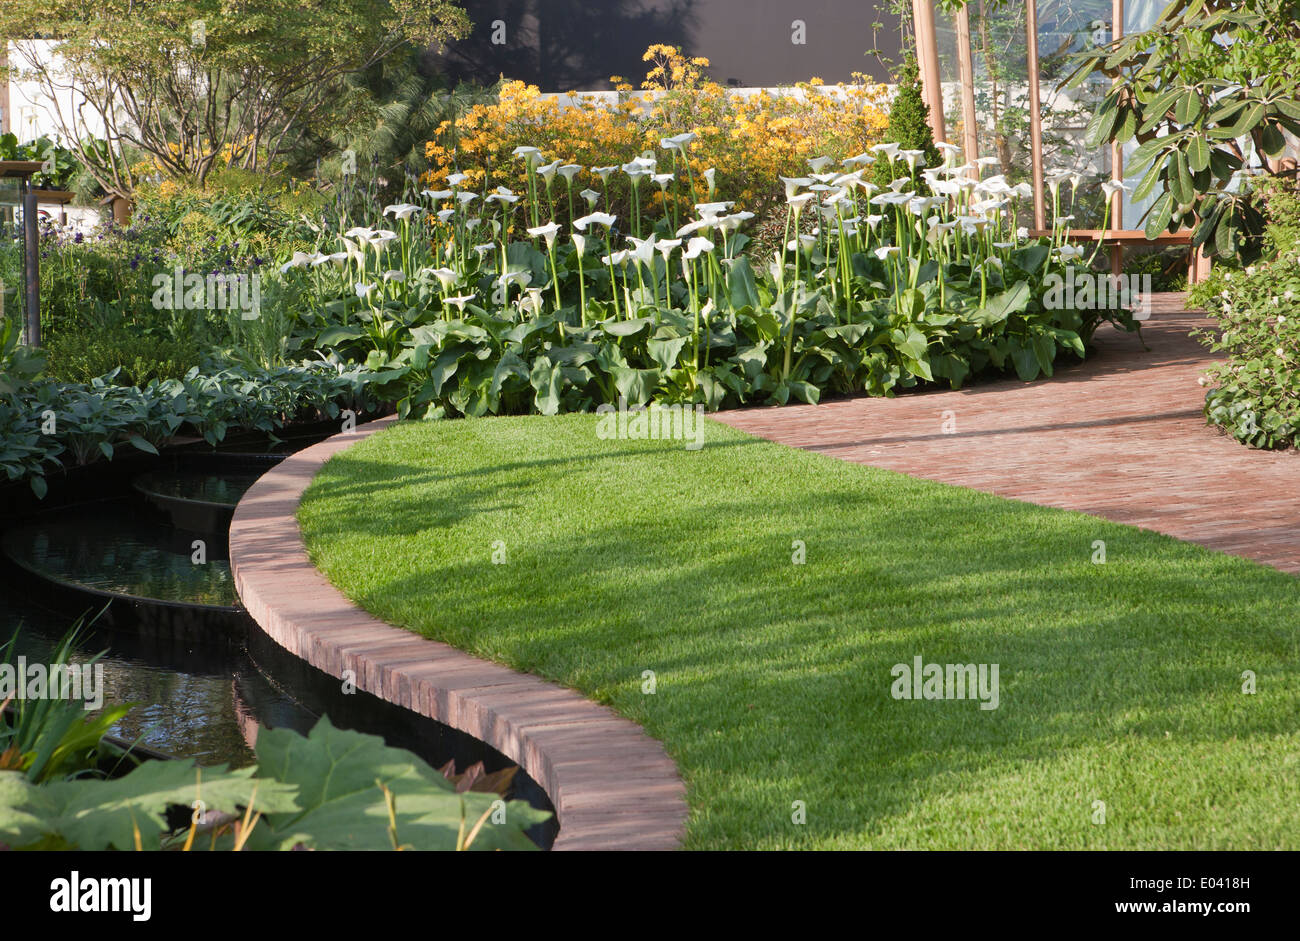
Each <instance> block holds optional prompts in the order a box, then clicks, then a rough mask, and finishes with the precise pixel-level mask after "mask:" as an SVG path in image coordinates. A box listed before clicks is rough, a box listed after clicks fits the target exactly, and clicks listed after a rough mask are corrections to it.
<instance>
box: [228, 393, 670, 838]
mask: <svg viewBox="0 0 1300 941" xmlns="http://www.w3.org/2000/svg"><path fill="white" fill-rule="evenodd" d="M392 421H393V419H391V418H386V419H381V420H379V421H374V422H370V423H369V424H366V425H364V426H362V427H360V428H358V429H357V430H356V431H354V432H351V433H348V434H340V435H335V436H334V437H333V438H330V439H328V440H327V441H323V442H321V443H320V444H317V445H314V446H312V447H309V448H306V449H304V450H302V451H299V452H298V453H297V454H294V455H292V456H290V457H288V458H286V459H285V460H284V461H283V462H282V463H281V464H279V465H278V466H276V467H275V468H274V469H272V470H270V471H268V472H267V473H266V474H264V475H263V476H262V478H261V479H260V480H259V481H258V482H257V483H256V484H254V485H253V487H252V488H251V489H249V491H248V492H247V493H246V494H245V495H244V498H243V499H242V500H240V501H239V506H238V507H237V508H236V510H235V517H234V521H233V522H232V523H231V525H230V567H231V571H232V572H233V573H234V578H235V588H236V590H237V591H238V592H239V596H240V598H241V599H242V600H243V603H244V606H245V607H246V608H247V609H248V612H249V614H251V615H252V617H253V619H254V620H255V621H256V622H257V623H258V624H259V625H260V626H261V628H262V630H263V631H265V632H266V633H267V635H268V636H270V637H271V638H272V639H273V640H274V641H276V643H278V644H280V646H282V647H284V648H285V649H286V650H288V651H290V652H291V653H293V654H295V655H296V656H298V657H301V658H302V659H304V660H306V661H307V662H308V663H310V664H311V665H312V666H314V667H316V668H318V669H320V670H323V671H325V672H326V673H329V674H331V675H333V676H341V675H342V673H343V671H344V670H352V671H354V672H355V674H356V684H357V686H358V687H360V688H361V689H364V690H366V691H367V692H369V693H373V694H374V695H376V696H378V697H380V698H381V699H385V700H387V701H388V702H391V703H395V704H397V705H399V706H403V707H405V708H407V709H410V710H412V711H414V712H417V713H420V714H421V715H424V716H428V717H430V718H433V719H436V720H438V721H439V722H442V723H444V724H446V725H450V726H453V727H455V728H457V729H460V730H462V731H464V732H467V733H468V734H470V735H472V736H474V737H475V738H477V739H480V740H481V741H484V742H487V743H488V744H489V745H491V746H492V747H493V748H496V749H497V750H498V751H500V752H501V753H502V754H504V755H506V756H507V757H508V758H510V759H511V760H513V761H515V762H517V763H518V764H519V765H520V766H521V767H522V768H523V769H524V770H525V771H526V772H527V773H528V774H529V775H530V776H531V777H532V778H533V780H535V781H537V783H538V784H540V785H541V786H542V788H543V789H544V790H545V791H546V793H547V795H548V796H549V797H550V798H551V803H552V804H554V806H555V810H556V813H557V815H558V817H559V822H560V834H559V837H558V838H557V839H556V841H555V847H554V848H555V849H557V850H560V849H569V850H578V849H581V850H666V849H677V848H678V847H679V846H680V845H681V841H682V838H683V837H684V835H685V831H686V817H687V807H686V800H685V792H686V789H685V787H684V785H683V784H682V781H681V778H680V777H679V776H678V774H677V766H676V765H675V764H673V762H672V759H670V758H669V757H668V756H667V755H666V754H665V753H664V750H663V747H662V746H661V745H660V744H659V743H658V742H657V741H655V740H654V739H652V738H650V737H649V736H648V735H646V734H645V732H644V731H643V730H642V729H641V727H640V726H638V725H636V724H635V723H633V722H630V721H629V720H627V719H623V718H621V717H619V716H617V715H615V714H614V713H613V712H612V711H611V710H609V709H607V708H605V707H604V706H599V705H597V704H596V703H593V702H590V701H588V700H587V699H584V698H583V697H582V696H581V695H579V694H578V693H576V692H574V691H573V690H570V689H565V688H563V687H560V686H556V685H554V684H552V683H547V682H545V681H543V680H540V679H538V678H536V677H534V676H529V675H527V674H524V673H518V672H516V671H514V670H511V669H508V668H507V667H503V666H500V665H498V664H495V663H489V662H487V661H484V660H479V659H476V658H474V657H471V656H469V655H468V654H466V653H462V652H461V651H459V650H457V649H455V648H454V647H450V646H448V645H446V644H441V643H438V642H437V641H432V640H428V639H426V638H424V637H421V636H419V635H418V634H414V633H411V632H410V631H405V630H401V629H399V628H396V627H392V626H391V625H388V624H385V623H384V622H382V621H379V620H376V619H375V618H373V617H371V616H370V615H368V614H366V613H365V612H364V611H362V610H361V609H360V608H358V607H357V606H356V605H354V604H353V603H352V602H350V601H349V600H348V599H347V598H345V597H343V595H342V594H341V593H340V592H339V590H338V589H336V588H335V587H334V586H333V585H331V584H330V583H329V582H327V581H326V580H325V577H324V576H323V575H321V574H320V572H318V571H317V570H316V567H315V566H313V565H312V564H311V561H310V560H309V559H308V557H307V551H306V548H305V547H304V545H303V541H302V534H301V532H300V531H299V529H298V522H297V519H296V516H295V514H296V512H297V509H298V502H299V500H300V499H301V498H302V494H303V491H304V490H306V489H307V485H308V484H310V483H311V481H312V478H313V477H314V476H315V475H316V473H317V471H319V470H320V468H321V466H322V465H323V464H324V463H325V462H326V461H327V460H329V459H330V458H331V457H333V456H334V455H335V454H337V453H339V452H340V451H343V450H345V449H346V448H348V447H350V446H352V445H353V444H356V443H357V442H358V441H361V440H362V439H363V438H366V437H368V436H369V435H371V434H373V433H374V432H376V431H379V430H381V429H383V428H385V427H387V426H388V425H389V424H391V423H392Z"/></svg>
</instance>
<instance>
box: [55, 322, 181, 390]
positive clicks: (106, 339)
mask: <svg viewBox="0 0 1300 941" xmlns="http://www.w3.org/2000/svg"><path fill="white" fill-rule="evenodd" d="M46 352H47V355H48V360H47V362H46V367H45V368H46V373H47V374H48V375H49V376H50V377H51V378H53V379H60V380H62V381H64V382H89V381H90V380H92V379H94V378H96V377H98V376H104V375H107V374H108V373H110V372H113V371H114V370H118V372H117V375H116V377H115V379H114V381H115V382H116V383H117V384H119V385H128V386H143V385H147V384H148V383H149V382H151V381H152V380H154V379H180V378H182V377H183V376H184V375H185V374H186V373H187V372H189V371H190V370H191V369H193V368H194V367H195V366H197V365H199V361H200V359H201V353H200V350H199V347H198V344H197V343H195V342H194V341H193V340H173V339H169V338H166V337H153V336H142V335H140V334H136V333H132V332H131V331H129V330H124V329H110V330H106V331H104V332H102V333H98V334H95V335H90V336H86V335H78V334H75V333H61V334H58V335H56V336H55V337H54V338H53V339H51V341H50V343H49V345H48V346H47V348H46Z"/></svg>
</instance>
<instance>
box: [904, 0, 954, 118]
mask: <svg viewBox="0 0 1300 941" xmlns="http://www.w3.org/2000/svg"><path fill="white" fill-rule="evenodd" d="M912 28H913V29H914V30H915V32H916V61H917V65H918V66H919V67H920V72H921V94H922V96H923V97H924V98H925V103H926V104H927V105H928V106H929V108H930V130H931V132H932V133H933V134H934V139H935V140H936V141H941V140H947V134H946V133H945V132H944V127H943V83H942V81H941V80H940V78H939V39H938V37H937V36H936V34H935V30H934V0H912Z"/></svg>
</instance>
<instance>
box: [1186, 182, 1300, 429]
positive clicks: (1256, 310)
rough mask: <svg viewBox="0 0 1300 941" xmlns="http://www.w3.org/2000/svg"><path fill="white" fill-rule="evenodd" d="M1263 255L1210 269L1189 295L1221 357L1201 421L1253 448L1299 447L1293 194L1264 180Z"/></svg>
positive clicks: (1299, 245) (1297, 201) (1296, 208)
mask: <svg viewBox="0 0 1300 941" xmlns="http://www.w3.org/2000/svg"><path fill="white" fill-rule="evenodd" d="M1259 192H1260V195H1261V196H1262V197H1263V204H1264V211H1265V216H1266V218H1267V220H1268V223H1267V226H1266V228H1265V243H1266V255H1267V256H1268V257H1269V258H1270V259H1271V260H1267V261H1262V262H1260V263H1258V264H1255V265H1250V266H1248V267H1246V268H1245V269H1241V270H1235V271H1234V270H1229V269H1226V268H1224V269H1216V270H1215V271H1214V272H1213V273H1212V275H1211V277H1210V278H1208V279H1207V280H1206V281H1204V282H1202V283H1201V284H1198V285H1197V286H1196V287H1195V288H1194V289H1193V291H1192V292H1191V294H1190V295H1189V297H1188V304H1189V305H1193V304H1194V305H1199V306H1203V307H1205V308H1206V309H1207V310H1208V311H1209V312H1210V314H1211V316H1213V317H1214V319H1215V320H1216V321H1217V322H1218V329H1217V330H1207V331H1202V333H1201V334H1200V336H1201V338H1202V340H1203V341H1204V342H1205V344H1206V345H1207V346H1209V348H1210V349H1212V350H1214V351H1216V352H1221V353H1226V354H1227V359H1226V360H1225V361H1224V362H1223V363H1221V364H1219V365H1216V366H1215V367H1213V368H1212V369H1211V370H1210V371H1209V374H1208V381H1209V382H1210V383H1212V384H1213V388H1211V389H1210V391H1209V393H1208V394H1207V395H1206V397H1205V414H1206V418H1207V419H1208V420H1209V421H1210V422H1211V423H1212V424H1215V425H1218V426H1219V427H1220V428H1222V429H1223V430H1224V431H1226V432H1227V433H1228V434H1230V435H1232V436H1233V437H1234V438H1236V439H1237V440H1238V441H1240V442H1242V443H1243V444H1248V445H1250V446H1252V447H1256V448H1291V447H1296V446H1300V366H1297V362H1296V361H1297V359H1298V358H1300V189H1298V188H1297V186H1296V184H1295V183H1294V182H1284V181H1282V180H1280V179H1275V180H1270V181H1265V182H1264V184H1263V185H1262V186H1261V187H1260V189H1259Z"/></svg>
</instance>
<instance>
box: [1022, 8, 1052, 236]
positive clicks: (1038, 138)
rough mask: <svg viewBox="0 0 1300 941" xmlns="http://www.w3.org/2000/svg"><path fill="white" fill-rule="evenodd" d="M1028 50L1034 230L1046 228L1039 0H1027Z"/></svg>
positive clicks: (1026, 30)
mask: <svg viewBox="0 0 1300 941" xmlns="http://www.w3.org/2000/svg"><path fill="white" fill-rule="evenodd" d="M1025 48H1026V50H1028V68H1027V69H1026V72H1027V74H1028V80H1029V151H1030V163H1031V165H1032V168H1033V171H1032V172H1033V184H1034V227H1035V228H1038V229H1043V228H1046V227H1047V209H1046V208H1045V203H1044V200H1043V114H1042V103H1041V101H1040V99H1039V88H1038V78H1039V76H1038V0H1025Z"/></svg>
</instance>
